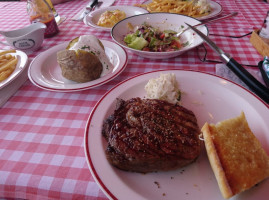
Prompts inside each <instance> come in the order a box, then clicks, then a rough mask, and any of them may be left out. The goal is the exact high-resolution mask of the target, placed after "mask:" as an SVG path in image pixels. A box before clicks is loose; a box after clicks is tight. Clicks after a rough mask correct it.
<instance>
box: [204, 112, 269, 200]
mask: <svg viewBox="0 0 269 200" xmlns="http://www.w3.org/2000/svg"><path fill="white" fill-rule="evenodd" d="M202 132H203V136H204V139H205V145H206V150H207V154H208V158H209V160H210V164H211V167H212V169H213V171H214V174H215V176H216V179H217V181H218V184H219V188H220V190H221V193H222V195H223V197H224V198H229V197H231V196H233V195H235V194H238V193H240V192H242V191H244V190H247V189H249V188H251V187H252V186H254V185H255V184H257V183H258V182H260V181H262V180H263V179H265V178H267V177H268V176H269V157H268V155H267V154H266V152H265V151H264V149H263V148H262V147H261V144H260V142H259V141H258V139H257V138H256V137H255V135H254V134H253V133H252V131H251V130H250V128H249V126H248V123H247V120H246V118H245V115H244V113H243V112H242V113H241V115H240V116H238V117H235V118H232V119H228V120H224V121H222V122H219V123H218V124H216V125H214V124H210V125H209V124H208V123H206V124H205V125H204V126H203V128H202ZM246 174H247V175H246Z"/></svg>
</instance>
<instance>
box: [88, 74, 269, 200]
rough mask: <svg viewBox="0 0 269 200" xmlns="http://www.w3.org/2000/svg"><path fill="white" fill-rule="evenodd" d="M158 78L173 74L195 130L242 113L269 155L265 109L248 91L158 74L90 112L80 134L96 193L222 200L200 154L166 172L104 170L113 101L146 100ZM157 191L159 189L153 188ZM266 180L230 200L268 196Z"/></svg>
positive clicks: (126, 85)
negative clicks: (104, 127)
mask: <svg viewBox="0 0 269 200" xmlns="http://www.w3.org/2000/svg"><path fill="white" fill-rule="evenodd" d="M160 73H174V74H175V75H176V79H177V81H178V83H179V86H180V89H181V90H182V91H183V95H182V104H183V106H184V107H186V108H188V109H190V110H192V111H193V112H194V114H195V115H196V117H197V120H198V125H199V127H200V128H201V127H202V126H203V124H204V123H205V122H209V123H216V122H218V121H221V120H225V119H228V118H232V117H236V116H238V115H240V113H241V111H244V113H245V115H246V118H247V120H248V123H249V126H250V128H251V129H252V131H253V133H254V134H255V136H256V137H257V138H258V139H259V141H260V142H261V144H262V146H263V147H264V149H265V151H266V152H267V153H269V134H268V130H269V123H268V119H269V109H268V108H269V107H268V106H267V105H266V104H265V103H263V102H262V101H261V100H260V99H259V98H258V97H256V96H255V95H253V94H252V93H251V92H249V91H248V90H246V89H244V88H242V87H240V86H239V85H237V84H234V83H232V82H230V81H228V80H226V79H223V78H220V77H218V76H214V75H211V74H207V73H202V72H196V71H185V70H159V71H155V72H148V73H144V74H140V75H137V76H135V77H132V78H130V79H127V80H125V81H123V82H121V83H119V84H118V85H116V86H115V87H114V88H112V89H111V90H110V91H108V92H107V93H106V94H105V95H104V96H103V97H102V98H101V99H100V100H99V102H97V104H96V106H95V107H94V108H93V110H92V111H91V114H90V116H89V119H88V122H87V126H86V128H85V137H84V138H85V141H84V142H85V144H84V148H85V155H86V159H87V162H88V165H89V168H90V171H91V173H92V176H93V177H94V179H95V181H96V182H97V183H98V184H99V186H100V188H101V189H102V190H103V191H104V193H105V194H106V195H107V196H108V198H110V199H128V200H136V199H139V200H144V199H156V200H157V199H160V200H174V199H191V200H209V199H210V200H223V197H222V196H221V193H220V190H219V188H218V184H217V181H216V178H215V176H214V174H213V171H212V169H211V166H210V164H209V161H208V158H207V155H206V151H205V149H203V150H202V153H201V155H200V156H199V158H198V159H197V160H196V161H195V162H194V163H192V164H190V165H188V166H186V167H184V168H181V169H178V170H171V171H167V172H156V173H147V174H142V173H134V172H126V171H122V170H119V169H117V168H115V167H113V166H111V165H110V164H109V162H108V161H107V159H106V155H105V149H106V147H107V142H106V140H105V139H104V138H103V136H102V133H101V131H102V124H103V122H104V120H105V119H106V118H107V117H108V116H110V115H111V114H112V113H113V111H114V110H115V105H116V98H121V99H124V100H127V99H130V98H133V97H141V98H144V97H145V96H146V92H145V90H144V87H145V85H146V83H147V82H148V81H149V79H151V78H157V77H159V76H160ZM158 185H159V187H158ZM268 187H269V179H267V180H264V181H263V182H261V183H259V184H258V186H256V187H253V188H251V189H250V190H248V191H245V192H243V193H242V194H239V195H237V196H236V197H234V198H233V199H238V200H239V199H244V200H256V199H264V198H266V197H268V196H269V190H268Z"/></svg>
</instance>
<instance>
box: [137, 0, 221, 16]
mask: <svg viewBox="0 0 269 200" xmlns="http://www.w3.org/2000/svg"><path fill="white" fill-rule="evenodd" d="M136 6H139V7H141V8H145V9H146V10H148V11H149V12H150V13H154V12H169V13H176V14H181V15H187V16H190V17H194V18H196V19H199V20H204V19H208V18H212V17H215V16H217V15H219V14H220V13H221V12H222V6H221V5H220V4H219V3H217V2H215V1H211V0H195V1H193V0H187V1H186V0H185V1H184V0H179V1H174V0H149V1H145V2H144V3H143V4H136Z"/></svg>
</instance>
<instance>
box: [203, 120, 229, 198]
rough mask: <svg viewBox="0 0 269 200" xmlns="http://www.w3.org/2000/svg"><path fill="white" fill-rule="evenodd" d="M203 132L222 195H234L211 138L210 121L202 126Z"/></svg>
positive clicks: (227, 196)
mask: <svg viewBox="0 0 269 200" xmlns="http://www.w3.org/2000/svg"><path fill="white" fill-rule="evenodd" d="M202 132H203V137H204V140H205V146H206V151H207V155H208V158H209V162H210V165H211V167H212V170H213V172H214V174H215V176H216V179H217V182H218V185H219V187H220V191H221V193H222V196H223V197H224V198H229V197H231V196H233V193H232V190H231V188H230V186H229V183H228V181H227V179H226V176H225V171H224V170H223V168H222V165H221V162H220V159H219V157H218V154H217V151H216V148H215V145H214V142H213V140H212V139H211V131H210V126H209V124H208V123H205V125H204V126H203V128H202Z"/></svg>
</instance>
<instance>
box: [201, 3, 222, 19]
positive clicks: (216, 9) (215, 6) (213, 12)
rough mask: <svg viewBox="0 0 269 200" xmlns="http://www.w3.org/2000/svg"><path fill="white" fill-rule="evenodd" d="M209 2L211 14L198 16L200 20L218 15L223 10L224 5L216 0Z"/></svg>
mask: <svg viewBox="0 0 269 200" xmlns="http://www.w3.org/2000/svg"><path fill="white" fill-rule="evenodd" d="M209 4H210V6H211V9H212V10H211V12H210V14H209V15H206V16H202V17H198V18H197V19H199V20H205V19H209V18H212V17H216V16H217V15H219V14H220V13H221V12H222V6H221V5H220V4H219V3H218V2H215V1H209Z"/></svg>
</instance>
